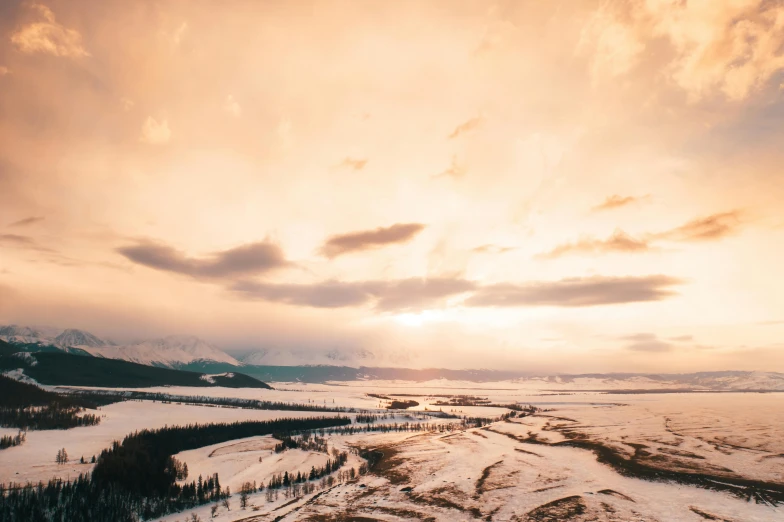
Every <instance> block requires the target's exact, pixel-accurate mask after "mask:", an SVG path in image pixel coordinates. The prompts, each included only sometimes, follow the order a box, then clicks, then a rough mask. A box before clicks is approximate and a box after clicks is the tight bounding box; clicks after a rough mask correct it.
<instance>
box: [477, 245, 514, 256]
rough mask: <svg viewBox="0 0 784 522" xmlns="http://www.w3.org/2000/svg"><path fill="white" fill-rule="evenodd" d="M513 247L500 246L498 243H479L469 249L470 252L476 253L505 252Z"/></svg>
mask: <svg viewBox="0 0 784 522" xmlns="http://www.w3.org/2000/svg"><path fill="white" fill-rule="evenodd" d="M514 249H515V247H502V246H498V245H491V244H489V243H488V244H486V245H479V246H477V247H474V248H472V249H471V252H475V253H477V254H505V253H506V252H510V251H512V250H514Z"/></svg>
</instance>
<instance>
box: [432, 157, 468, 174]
mask: <svg viewBox="0 0 784 522" xmlns="http://www.w3.org/2000/svg"><path fill="white" fill-rule="evenodd" d="M465 173H466V169H465V167H463V166H462V165H460V164H459V163H458V162H457V156H452V163H451V164H450V165H449V167H448V168H447V169H446V170H445V171H443V172H439V173H438V174H435V175H434V176H433V179H435V178H443V177H448V178H454V179H458V178H462V177H463V176H465Z"/></svg>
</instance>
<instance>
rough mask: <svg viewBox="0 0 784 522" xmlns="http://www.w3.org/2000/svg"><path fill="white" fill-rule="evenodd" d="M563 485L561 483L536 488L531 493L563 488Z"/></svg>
mask: <svg viewBox="0 0 784 522" xmlns="http://www.w3.org/2000/svg"><path fill="white" fill-rule="evenodd" d="M562 487H564V485H563V484H560V485H558V486H547V487H546V488H539V489H535V490H533V491H531V493H541V492H542V491H549V490H551V489H558V488H562Z"/></svg>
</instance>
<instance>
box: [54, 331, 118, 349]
mask: <svg viewBox="0 0 784 522" xmlns="http://www.w3.org/2000/svg"><path fill="white" fill-rule="evenodd" d="M54 344H55V346H59V347H61V348H70V347H83V346H85V347H90V348H97V347H99V346H107V345H109V344H111V343H108V342H106V341H104V340H103V339H99V338H98V337H96V336H94V335H93V334H91V333H90V332H85V331H84V330H76V329H74V328H69V329H67V330H65V331H64V332H63V333H61V334H60V335H58V336H57V337H55V338H54Z"/></svg>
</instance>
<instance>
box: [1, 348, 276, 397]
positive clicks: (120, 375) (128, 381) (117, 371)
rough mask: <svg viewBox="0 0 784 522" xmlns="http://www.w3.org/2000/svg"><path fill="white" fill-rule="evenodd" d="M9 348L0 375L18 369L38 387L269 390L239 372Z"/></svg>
mask: <svg viewBox="0 0 784 522" xmlns="http://www.w3.org/2000/svg"><path fill="white" fill-rule="evenodd" d="M12 351H13V347H8V346H7V345H5V346H3V345H0V354H3V355H0V372H9V371H13V370H17V369H21V371H22V372H24V375H26V376H27V377H30V378H32V379H35V380H36V381H37V382H39V383H41V384H48V385H65V386H98V387H110V388H145V387H152V386H197V387H208V386H223V387H226V388H267V389H270V388H271V387H270V386H269V385H268V384H266V383H264V382H262V381H259V380H258V379H255V378H253V377H250V376H248V375H245V374H242V373H225V374H220V375H208V374H204V373H196V372H186V371H181V370H173V369H169V368H159V367H155V366H146V365H143V364H137V363H132V362H127V361H120V360H116V359H103V358H100V357H84V356H80V355H72V354H67V353H36V354H29V355H26V356H24V357H20V356H18V355H10V353H12Z"/></svg>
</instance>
